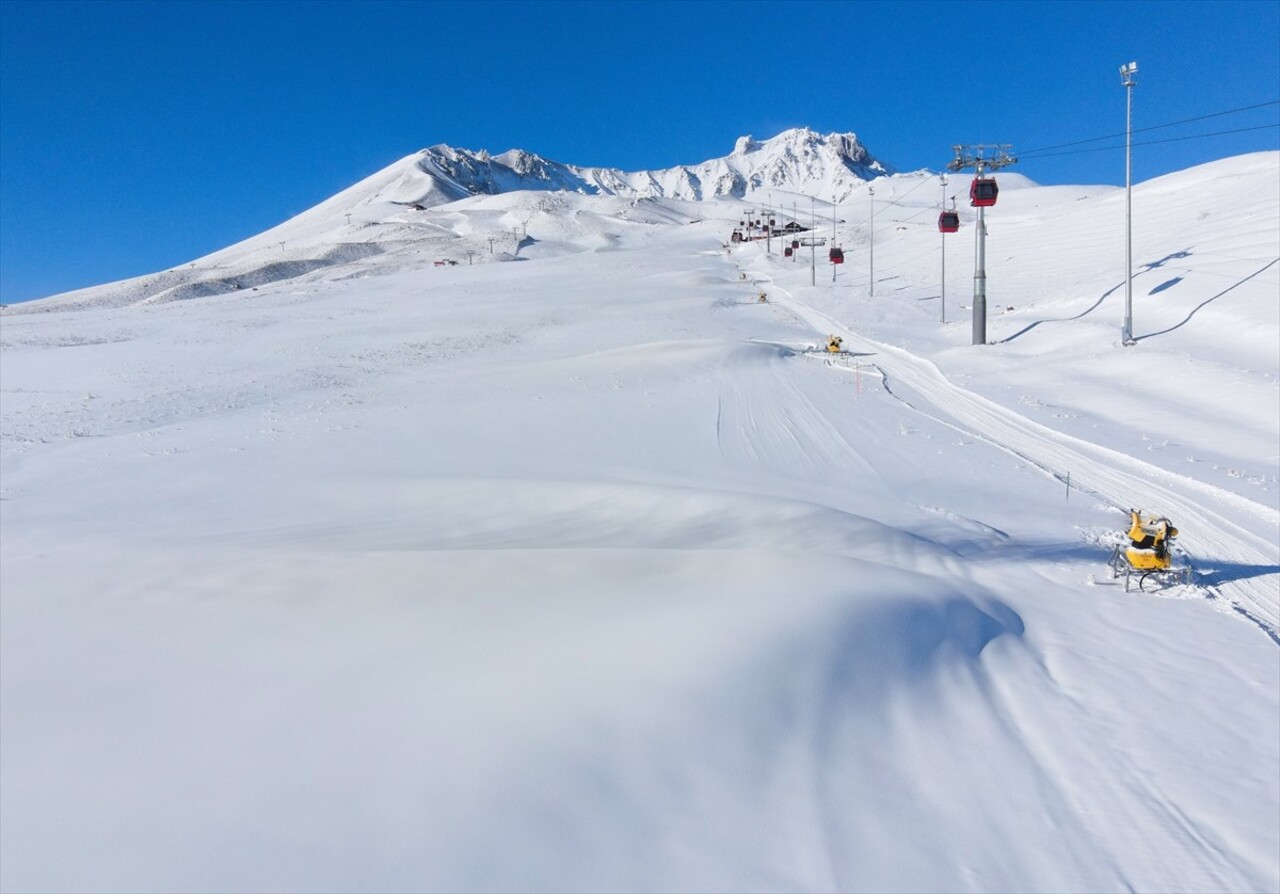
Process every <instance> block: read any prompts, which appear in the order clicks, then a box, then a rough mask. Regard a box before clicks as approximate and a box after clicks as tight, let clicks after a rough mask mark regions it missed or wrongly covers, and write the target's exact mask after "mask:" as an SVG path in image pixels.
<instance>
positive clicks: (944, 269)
mask: <svg viewBox="0 0 1280 894" xmlns="http://www.w3.org/2000/svg"><path fill="white" fill-rule="evenodd" d="M938 177H939V178H940V179H941V180H942V210H943V212H945V211H946V210H947V175H946V174H939V175H938ZM939 230H940V232H939V233H938V238H940V239H941V240H942V299H941V300H942V312H941V313H940V314H939V315H938V322H939V323H945V322H947V234H946V233H945V232H942V231H941V228H939Z"/></svg>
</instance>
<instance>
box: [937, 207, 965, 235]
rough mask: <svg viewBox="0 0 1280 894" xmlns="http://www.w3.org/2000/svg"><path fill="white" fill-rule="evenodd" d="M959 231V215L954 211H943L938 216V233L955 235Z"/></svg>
mask: <svg viewBox="0 0 1280 894" xmlns="http://www.w3.org/2000/svg"><path fill="white" fill-rule="evenodd" d="M959 229H960V215H959V214H958V213H957V212H955V211H944V212H942V213H941V214H939V215H938V232H939V233H955V232H958V231H959Z"/></svg>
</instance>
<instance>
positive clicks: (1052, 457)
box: [769, 282, 1280, 644]
mask: <svg viewBox="0 0 1280 894" xmlns="http://www.w3.org/2000/svg"><path fill="white" fill-rule="evenodd" d="M769 301H770V302H771V303H773V304H776V305H778V306H779V307H783V308H786V309H787V310H788V311H790V312H791V313H793V314H795V315H796V316H797V317H798V318H799V319H801V320H802V321H804V323H805V324H806V325H808V326H810V327H811V328H812V329H813V330H814V331H815V332H817V333H820V334H822V335H823V336H825V335H827V334H834V335H839V336H840V337H841V338H843V339H844V346H845V348H846V349H847V350H850V351H856V352H858V353H874V354H875V355H876V360H875V365H876V366H877V367H878V368H879V370H880V372H881V373H882V374H883V376H884V382H885V388H886V390H887V391H889V392H890V393H891V394H892V395H894V396H895V397H896V398H897V399H898V400H901V401H902V402H903V403H905V404H907V405H908V406H910V407H911V408H913V409H914V410H916V411H917V412H920V413H923V414H925V415H927V416H929V417H931V418H932V419H934V420H936V421H938V422H939V423H941V424H944V425H948V426H950V427H952V428H955V429H956V430H958V431H961V432H964V433H965V434H967V435H969V436H972V437H974V438H978V439H980V440H982V441H985V442H987V443H989V444H991V445H993V446H995V447H998V448H1000V449H1001V450H1005V451H1007V452H1009V453H1011V454H1013V455H1015V456H1017V457H1019V458H1021V459H1023V460H1025V461H1027V462H1029V463H1031V464H1033V465H1035V466H1037V467H1039V468H1041V469H1043V470H1044V471H1045V472H1046V473H1048V474H1050V475H1053V476H1055V477H1058V478H1062V477H1063V476H1064V475H1066V474H1067V473H1068V472H1069V473H1070V475H1071V479H1070V480H1071V486H1072V488H1074V489H1078V490H1083V491H1086V492H1089V493H1091V494H1093V495H1095V496H1096V497H1097V498H1098V499H1100V500H1102V501H1104V502H1106V503H1110V504H1111V505H1114V506H1116V507H1118V508H1121V509H1126V510H1127V509H1129V508H1130V507H1148V508H1150V507H1159V510H1160V512H1161V514H1163V515H1167V516H1169V517H1170V518H1174V519H1176V520H1177V524H1178V527H1179V529H1180V530H1181V531H1182V534H1183V542H1184V544H1186V545H1190V546H1192V550H1191V552H1192V555H1193V557H1194V558H1195V560H1196V564H1197V566H1198V567H1199V568H1201V569H1202V570H1203V571H1205V572H1206V574H1205V575H1204V576H1203V577H1202V578H1201V579H1200V580H1199V583H1200V584H1201V585H1202V586H1203V587H1204V589H1205V592H1206V593H1208V594H1210V595H1211V597H1212V598H1213V599H1215V601H1218V602H1220V603H1221V604H1222V605H1225V606H1229V607H1230V609H1231V610H1233V611H1235V612H1237V613H1239V614H1241V615H1243V616H1244V617H1245V618H1247V619H1249V620H1250V621H1252V622H1253V623H1254V624H1256V625H1257V626H1258V627H1260V628H1262V630H1264V631H1265V632H1266V633H1267V635H1268V636H1270V637H1271V639H1272V640H1274V641H1276V642H1277V644H1280V586H1278V585H1277V582H1276V578H1277V575H1278V574H1280V560H1278V559H1277V555H1276V552H1277V547H1276V542H1275V540H1274V537H1275V535H1276V532H1277V531H1280V512H1277V511H1276V510H1275V509H1272V508H1271V507H1269V506H1264V505H1262V504H1260V503H1257V502H1255V501H1253V500H1250V499H1248V498H1247V497H1244V496H1241V495H1240V494H1235V493H1231V492H1230V491H1226V490H1223V489H1221V488H1217V487H1214V486H1213V485H1210V484H1207V483H1205V482H1203V481H1197V480H1194V479H1191V478H1187V477H1185V476H1182V475H1177V474H1175V473H1172V472H1169V471H1167V470H1165V469H1161V468H1159V467H1157V466H1154V465H1151V464H1150V463H1145V462H1143V461H1141V460H1139V459H1135V458H1134V457H1132V456H1128V455H1126V454H1123V453H1119V452H1117V451H1115V450H1110V449H1108V448H1106V447H1101V446H1099V445H1097V444H1093V443H1090V442H1088V441H1084V440H1081V439H1079V438H1075V437H1072V436H1070V435H1065V434H1063V433H1062V432H1058V431H1055V430H1053V429H1051V428H1048V427H1046V426H1044V425H1041V424H1039V423H1037V422H1033V421H1032V420H1030V419H1027V418H1026V417H1024V416H1022V415H1019V414H1018V413H1016V412H1014V411H1012V410H1010V409H1008V408H1007V407H1004V406H1001V405H999V404H996V403H994V402H992V401H990V400H988V399H986V398H984V397H982V396H980V395H977V394H974V393H973V392H972V391H967V390H965V389H964V388H960V387H958V386H957V385H955V384H954V383H953V382H951V381H950V380H949V379H947V377H946V376H945V375H943V373H942V372H941V371H940V370H939V369H938V368H937V366H935V365H934V364H933V363H931V362H930V361H928V360H926V359H923V358H921V357H918V356H916V355H914V354H911V353H910V352H908V351H905V350H903V349H901V348H896V347H893V346H891V345H886V344H883V343H881V342H877V341H874V340H872V339H869V338H866V337H864V336H861V335H859V334H858V333H856V332H855V331H853V330H852V329H850V328H849V327H847V326H845V325H842V324H841V323H839V322H838V321H836V320H835V319H833V318H832V317H830V316H828V315H827V314H825V313H823V312H821V311H819V310H815V309H814V308H812V307H810V306H809V305H807V304H805V303H804V302H802V301H800V300H798V299H797V298H796V297H795V296H794V295H792V294H790V293H789V292H787V290H786V289H784V288H781V287H779V286H778V285H777V284H776V283H772V282H771V283H770V285H769ZM1258 531H1263V532H1269V533H1270V534H1271V535H1272V538H1273V539H1271V540H1268V538H1267V537H1266V536H1263V535H1259V534H1258V533H1257V532H1258Z"/></svg>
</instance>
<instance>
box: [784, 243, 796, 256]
mask: <svg viewBox="0 0 1280 894" xmlns="http://www.w3.org/2000/svg"><path fill="white" fill-rule="evenodd" d="M794 253H795V250H794V249H793V248H792V247H791V246H790V245H788V246H787V247H786V248H784V249H783V250H782V256H783V257H785V258H789V257H791V255H793V254H794Z"/></svg>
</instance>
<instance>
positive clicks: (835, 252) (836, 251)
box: [827, 248, 844, 264]
mask: <svg viewBox="0 0 1280 894" xmlns="http://www.w3.org/2000/svg"><path fill="white" fill-rule="evenodd" d="M827 257H829V258H830V259H831V263H833V264H843V263H844V249H842V248H833V249H831V253H830V254H829V255H828V256H827Z"/></svg>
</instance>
